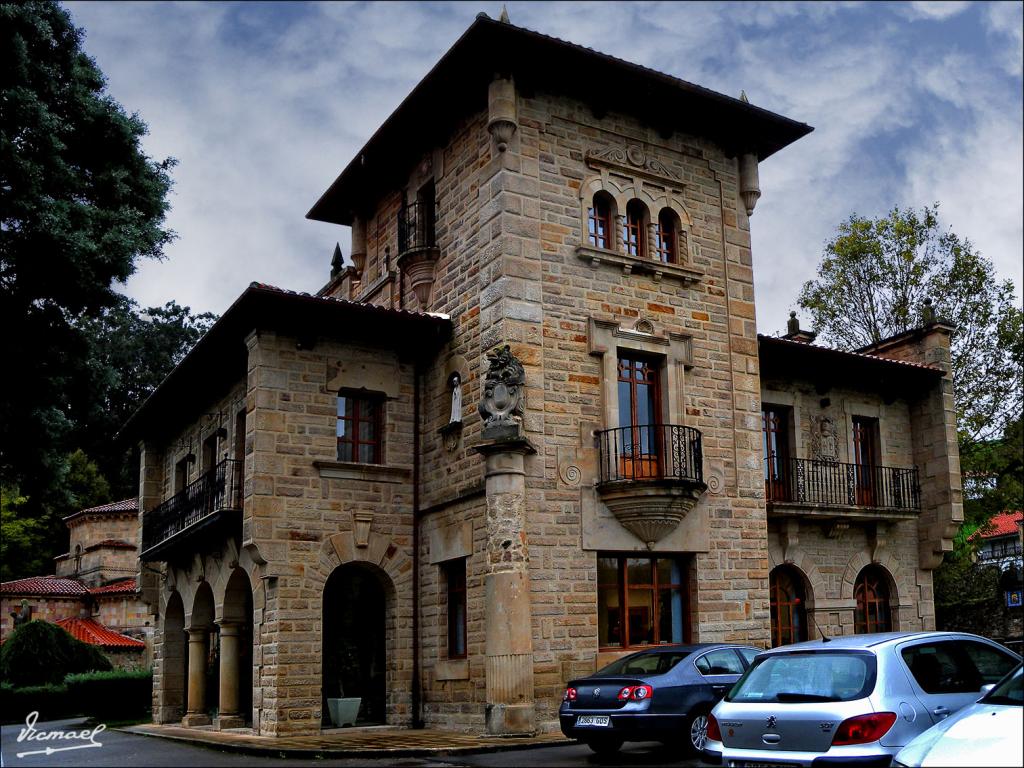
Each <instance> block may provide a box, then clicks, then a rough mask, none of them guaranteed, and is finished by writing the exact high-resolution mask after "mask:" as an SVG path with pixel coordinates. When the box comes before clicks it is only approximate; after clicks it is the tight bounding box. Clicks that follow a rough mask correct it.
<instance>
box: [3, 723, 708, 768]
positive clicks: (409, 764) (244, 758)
mask: <svg viewBox="0 0 1024 768" xmlns="http://www.w3.org/2000/svg"><path fill="white" fill-rule="evenodd" d="M23 727H24V726H20V725H5V726H3V728H2V729H0V742H2V744H0V746H2V750H0V752H2V759H3V766H4V768H20V767H21V766H26V768H28V767H29V766H49V767H50V768H55V767H56V766H84V767H85V768H89V767H90V766H111V765H113V766H123V767H124V768H135V766H168V767H169V768H170V767H172V766H173V767H174V768H177V766H207V765H209V766H242V765H255V766H296V765H304V764H306V763H309V762H313V761H305V760H296V759H287V758H280V757H256V756H253V755H244V754H238V753H234V752H220V751H218V750H214V749H209V748H206V747H196V746H192V745H190V744H182V743H181V742H176V741H168V740H165V739H156V738H152V737H148V736H138V735H135V734H130V733H120V732H118V731H105V732H103V733H100V734H98V735H97V736H96V742H98V743H100V744H102V746H101V747H88V748H85V749H71V750H66V751H60V752H53V753H52V754H49V755H47V754H33V755H25V756H24V757H18V755H19V753H24V752H27V751H35V750H39V749H43V750H45V749H46V747H47V746H49V747H52V748H57V747H66V746H73V745H77V744H82V743H85V742H84V741H82V740H79V741H22V742H20V743H19V742H18V734H19V732H20V731H21V729H22V728H23ZM82 728H84V721H82V720H59V721H55V722H51V723H36V729H37V730H38V731H54V730H63V731H68V730H80V729H82ZM315 763H316V765H318V766H319V765H323V766H364V765H365V766H378V765H379V766H382V767H383V766H398V767H399V768H419V767H422V768H449V767H450V768H464V767H465V768H470V767H476V766H479V767H480V768H485V767H486V766H509V768H526V767H527V766H553V767H559V766H583V767H588V766H595V767H596V766H612V765H616V766H617V765H622V766H637V767H638V768H639V767H640V766H642V767H643V768H653V767H655V766H672V768H677V767H678V768H691V767H692V766H697V765H699V764H700V763H699V762H698V761H695V760H685V759H682V758H681V757H680V755H679V753H678V751H677V750H669V749H666V748H665V747H662V746H661V745H658V744H627V745H626V746H625V747H623V749H622V752H620V753H619V754H618V755H616V756H615V757H614V758H611V759H610V758H605V757H598V756H597V755H594V754H593V753H592V752H591V751H590V750H589V749H587V747H585V746H582V745H576V744H570V745H563V746H556V747H544V748H539V749H525V750H517V751H512V752H494V753H489V754H480V755H458V756H455V757H436V758H433V757H430V758H423V757H421V758H400V759H397V760H396V759H395V758H392V757H381V758H362V757H361V758H358V759H356V758H347V759H330V760H316V761H315Z"/></svg>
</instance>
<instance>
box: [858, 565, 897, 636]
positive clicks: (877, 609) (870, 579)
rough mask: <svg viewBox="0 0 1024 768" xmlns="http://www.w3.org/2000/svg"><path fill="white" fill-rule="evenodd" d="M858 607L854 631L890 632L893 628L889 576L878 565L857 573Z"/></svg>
mask: <svg viewBox="0 0 1024 768" xmlns="http://www.w3.org/2000/svg"><path fill="white" fill-rule="evenodd" d="M853 597H854V599H856V601H857V608H856V609H855V611H854V616H853V631H854V632H855V633H857V634H858V635H859V634H863V633H865V632H889V631H891V630H892V612H891V610H890V609H889V577H888V574H886V572H885V570H884V569H882V568H881V567H879V566H877V565H869V566H867V567H866V568H864V569H863V570H862V571H861V572H860V573H859V574H857V581H856V582H855V583H854V586H853Z"/></svg>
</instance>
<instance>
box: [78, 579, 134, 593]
mask: <svg viewBox="0 0 1024 768" xmlns="http://www.w3.org/2000/svg"><path fill="white" fill-rule="evenodd" d="M137 591H138V590H137V589H136V588H135V579H125V580H124V581H115V582H114V583H113V584H107V585H105V586H102V587H93V588H92V589H90V590H89V594H90V595H120V594H134V593H135V592H137Z"/></svg>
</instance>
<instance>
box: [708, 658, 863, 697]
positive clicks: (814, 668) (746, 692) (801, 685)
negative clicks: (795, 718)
mask: <svg viewBox="0 0 1024 768" xmlns="http://www.w3.org/2000/svg"><path fill="white" fill-rule="evenodd" d="M876 669H877V667H876V663H875V657H874V656H873V655H872V654H870V653H855V652H838V651H836V652H816V653H783V654H776V655H772V656H765V657H763V658H761V659H758V660H755V661H754V664H753V666H751V667H750V669H749V670H747V673H746V674H745V675H744V676H743V677H741V678H740V680H739V682H737V683H736V685H735V686H734V687H733V689H732V690H731V691H730V692H729V695H728V696H726V697H725V698H726V701H734V702H740V703H742V702H763V701H771V702H780V703H787V702H788V703H799V702H814V701H852V700H854V699H862V698H864V697H865V696H867V695H869V694H870V693H871V691H872V690H873V689H874V687H875V673H876Z"/></svg>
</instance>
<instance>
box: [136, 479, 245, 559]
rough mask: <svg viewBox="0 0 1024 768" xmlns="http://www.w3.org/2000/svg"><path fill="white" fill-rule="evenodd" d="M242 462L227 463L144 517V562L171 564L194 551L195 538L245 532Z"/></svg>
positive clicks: (142, 557)
mask: <svg viewBox="0 0 1024 768" xmlns="http://www.w3.org/2000/svg"><path fill="white" fill-rule="evenodd" d="M242 466H243V464H242V462H241V461H238V460H235V459H224V460H223V461H222V462H221V463H220V464H218V465H217V466H215V467H214V468H213V469H211V470H210V471H209V472H207V473H205V474H203V475H201V476H200V477H199V478H197V479H196V480H195V481H194V482H192V483H189V484H188V485H187V486H185V488H183V489H182V490H181V491H179V492H178V493H176V494H174V495H173V496H171V498H169V499H167V500H166V501H164V502H163V503H161V504H158V505H157V506H155V507H153V509H151V510H149V511H148V512H145V513H144V514H143V516H142V554H141V555H140V559H141V560H142V561H143V562H153V561H157V560H169V559H171V558H172V557H174V556H175V555H176V554H178V553H179V552H180V551H181V550H182V549H183V547H185V546H188V547H189V548H194V547H195V541H196V538H195V537H196V535H197V534H199V533H200V532H202V533H203V534H204V536H206V535H209V534H211V533H213V532H214V531H218V532H220V533H226V534H227V535H232V534H236V533H237V534H240V533H241V529H242Z"/></svg>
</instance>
